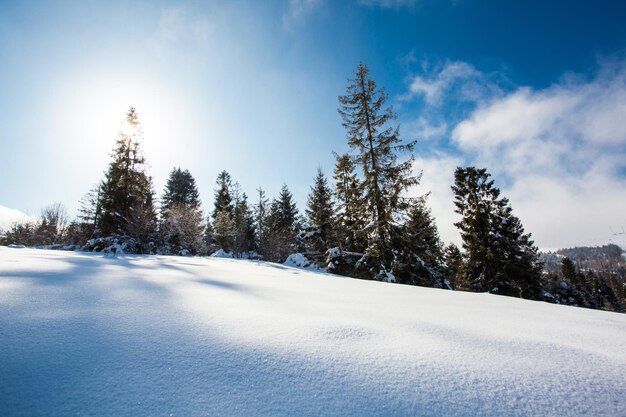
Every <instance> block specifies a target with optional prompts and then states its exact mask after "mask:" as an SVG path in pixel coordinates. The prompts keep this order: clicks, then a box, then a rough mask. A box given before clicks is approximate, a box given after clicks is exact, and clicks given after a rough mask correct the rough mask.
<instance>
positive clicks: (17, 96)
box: [0, 0, 626, 248]
mask: <svg viewBox="0 0 626 417" xmlns="http://www.w3.org/2000/svg"><path fill="white" fill-rule="evenodd" d="M511 3H513V2H503V1H498V0H494V1H472V0H450V1H447V0H432V1H429V0H422V1H419V0H416V1H411V0H378V1H377V0H362V1H356V0H355V1H330V0H326V1H324V0H281V1H247V2H245V1H228V2H223V1H213V2H201V1H189V2H185V1H180V2H165V1H145V2H141V1H133V2H119V1H102V2H98V1H66V2H58V1H41V2H31V1H23V2H22V1H20V2H12V3H10V2H1V3H0V92H1V93H0V206H2V207H4V212H5V213H6V212H9V211H10V212H12V210H8V209H14V210H19V211H21V212H23V213H26V214H30V215H36V214H37V213H38V212H39V210H40V208H41V207H43V206H45V205H47V204H50V203H53V202H63V203H64V204H65V205H66V206H67V208H68V209H69V211H70V213H71V214H74V213H75V211H76V209H77V207H78V201H79V199H80V198H81V196H82V195H83V194H85V193H86V192H87V191H88V190H89V189H90V188H91V187H92V186H93V185H94V184H96V183H97V182H98V181H99V180H100V179H101V178H102V176H103V171H104V170H105V169H106V167H107V164H108V162H109V160H110V152H111V150H112V148H113V146H114V143H115V139H116V134H117V131H118V129H119V127H120V122H121V120H122V119H123V117H124V114H125V112H126V111H127V110H128V108H129V107H131V106H134V107H136V108H137V111H138V114H139V118H140V121H141V123H142V127H143V131H144V140H143V148H144V150H145V154H146V157H147V159H148V162H149V165H150V167H149V173H150V175H151V176H152V177H153V179H154V185H155V191H156V192H157V195H160V194H161V193H162V190H163V186H164V184H165V180H166V178H167V176H168V174H169V172H170V171H171V169H172V168H173V167H175V166H180V167H181V168H183V169H189V171H190V172H191V173H192V174H193V175H194V177H195V178H196V181H197V183H198V186H199V190H200V194H201V197H202V200H203V203H204V208H205V210H209V209H210V208H211V206H212V198H213V188H214V183H215V177H216V175H217V173H218V172H219V171H221V170H222V169H226V170H228V171H229V172H230V173H231V175H232V176H233V178H234V179H235V180H237V181H238V182H239V183H240V184H241V186H242V188H243V190H244V191H246V192H247V193H248V195H249V196H250V197H251V198H252V199H253V198H254V196H255V194H256V191H255V190H256V188H258V187H259V186H262V187H263V188H265V189H266V190H267V192H268V194H269V195H270V196H274V195H276V194H277V192H278V190H279V189H280V186H281V185H282V184H283V183H286V184H287V185H288V186H289V187H290V188H291V190H292V191H293V193H294V195H295V197H296V199H297V201H298V203H299V208H300V209H301V210H302V209H304V204H305V201H306V195H307V193H308V191H309V186H310V184H311V183H312V178H313V177H314V175H315V172H316V169H317V167H318V166H319V167H321V168H322V169H323V170H324V171H325V172H326V173H327V174H331V172H332V168H333V165H334V158H333V155H332V152H333V151H336V152H340V153H341V152H344V151H345V150H346V149H347V147H346V141H345V132H344V130H343V128H342V127H341V120H340V118H339V116H338V114H337V106H338V101H337V96H338V95H340V94H343V92H344V91H345V87H346V80H347V79H348V78H349V77H351V75H352V73H353V71H354V68H355V66H356V64H357V63H358V62H359V61H363V62H365V63H367V64H368V65H369V67H370V69H371V74H372V76H373V78H374V79H375V80H376V81H377V82H378V83H379V85H381V86H384V87H385V88H386V91H387V93H388V94H389V103H390V104H392V105H393V106H394V108H395V109H396V111H397V112H398V122H399V123H400V124H401V132H402V134H403V136H404V137H405V138H407V139H411V138H415V139H418V140H419V147H418V149H417V152H416V158H417V159H416V164H415V167H416V171H418V170H423V181H422V185H421V186H420V187H419V188H418V189H415V190H411V193H412V194H415V195H417V194H423V193H424V192H427V191H430V192H431V195H430V197H429V200H428V201H429V206H430V207H431V208H432V210H433V214H434V215H435V217H436V219H437V222H438V225H439V227H440V232H441V235H442V237H443V239H444V240H445V241H448V242H450V241H454V242H458V241H459V238H458V233H457V232H456V230H455V228H454V227H453V226H452V223H453V222H454V221H455V220H456V216H455V214H454V213H453V206H452V194H451V192H450V185H451V184H452V176H453V171H454V168H455V167H456V166H457V165H467V164H474V165H478V166H484V167H486V168H487V169H488V170H489V171H490V172H491V173H492V174H493V176H494V179H495V180H496V185H498V186H500V187H501V188H502V190H503V193H504V195H505V196H507V197H509V198H510V200H511V202H512V205H513V209H514V212H515V214H517V215H518V216H519V217H520V218H521V220H522V222H523V223H524V225H525V226H526V229H527V230H528V231H529V232H531V233H532V234H533V236H534V238H535V240H536V242H537V244H538V245H539V246H540V247H544V248H555V247H562V246H574V245H586V244H602V243H608V242H610V241H618V240H619V239H623V240H626V239H624V238H623V237H624V235H619V234H618V233H619V232H621V231H623V228H624V227H626V179H625V178H626V117H625V115H626V25H625V24H624V22H626V3H624V2H620V1H562V2H556V1H552V2H546V1H524V2H515V3H516V4H511ZM546 3H549V4H546ZM1 212H2V211H0V214H1ZM0 220H1V219H0Z"/></svg>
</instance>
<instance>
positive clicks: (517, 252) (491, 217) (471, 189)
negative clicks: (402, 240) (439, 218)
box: [452, 167, 542, 299]
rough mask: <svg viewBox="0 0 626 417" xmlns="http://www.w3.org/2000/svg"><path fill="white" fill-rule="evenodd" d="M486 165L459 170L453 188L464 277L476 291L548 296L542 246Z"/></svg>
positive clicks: (526, 296)
mask: <svg viewBox="0 0 626 417" xmlns="http://www.w3.org/2000/svg"><path fill="white" fill-rule="evenodd" d="M489 177H490V174H488V173H487V171H486V170H485V169H476V168H474V167H468V168H457V170H456V172H455V183H454V186H453V187H452V190H453V191H454V194H455V205H456V212H457V213H459V214H460V215H461V217H462V219H461V221H459V222H457V223H455V225H456V226H457V227H458V228H459V230H460V232H461V237H462V239H463V249H464V251H465V253H464V259H463V266H462V280H464V281H467V283H468V284H469V287H470V289H472V290H475V291H489V292H493V293H496V294H504V295H510V296H517V297H523V298H531V299H539V298H540V297H541V295H542V287H541V283H542V280H541V263H540V262H539V259H538V254H537V248H536V247H535V246H534V245H533V242H532V241H531V240H530V235H528V234H525V233H524V229H523V227H522V225H521V222H520V221H519V219H518V218H517V217H515V216H514V215H513V214H512V209H511V207H510V206H509V202H508V200H507V199H506V198H501V197H500V190H498V189H497V188H496V187H494V185H493V181H492V180H490V179H489Z"/></svg>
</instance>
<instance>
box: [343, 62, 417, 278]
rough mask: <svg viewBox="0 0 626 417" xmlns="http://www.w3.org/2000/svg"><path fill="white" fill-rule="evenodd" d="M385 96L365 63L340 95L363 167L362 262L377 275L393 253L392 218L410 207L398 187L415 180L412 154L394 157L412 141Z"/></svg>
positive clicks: (357, 160) (385, 269)
mask: <svg viewBox="0 0 626 417" xmlns="http://www.w3.org/2000/svg"><path fill="white" fill-rule="evenodd" d="M386 100H387V97H386V95H385V93H384V91H383V90H382V89H378V88H377V87H376V83H375V82H374V80H372V79H370V77H369V70H368V68H367V66H365V65H364V64H363V63H360V64H359V65H358V66H357V69H356V71H355V78H354V79H352V80H350V84H349V85H348V87H347V93H346V95H344V96H340V97H339V101H340V103H341V107H340V108H339V114H340V115H341V117H342V119H343V126H344V127H345V128H346V131H347V138H348V144H349V146H350V148H351V149H352V151H354V152H355V155H354V157H353V158H354V162H355V163H356V164H358V165H359V166H360V167H361V169H362V172H363V178H362V181H361V182H360V188H361V191H362V194H363V202H364V212H365V220H366V226H365V230H364V231H365V232H366V245H365V246H366V249H365V256H364V258H363V260H362V262H361V263H360V265H361V266H362V267H364V268H366V269H367V270H369V271H370V273H372V274H373V275H374V276H375V277H376V278H378V279H386V278H387V277H388V271H390V269H391V264H392V262H393V257H394V253H393V247H392V233H393V228H394V222H395V221H397V219H398V217H400V216H401V213H402V212H403V211H405V210H406V209H407V208H408V204H407V201H406V200H405V199H403V198H402V197H401V193H402V192H403V191H405V190H406V189H407V188H408V187H409V186H411V185H414V184H417V183H418V181H419V178H418V177H414V176H411V170H412V165H413V158H412V157H411V158H409V159H407V160H406V161H404V162H398V155H399V154H400V153H403V152H405V151H409V152H410V151H411V150H412V148H413V144H414V143H413V142H412V143H409V144H406V145H403V144H402V143H401V141H400V138H399V129H398V127H393V126H391V125H390V123H391V122H392V121H393V120H395V117H396V116H395V113H394V112H393V109H392V108H391V107H388V108H385V107H384V106H385V102H386Z"/></svg>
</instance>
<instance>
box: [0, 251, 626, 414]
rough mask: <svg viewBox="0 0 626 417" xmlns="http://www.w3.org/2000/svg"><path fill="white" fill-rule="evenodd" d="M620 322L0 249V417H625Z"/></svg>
mask: <svg viewBox="0 0 626 417" xmlns="http://www.w3.org/2000/svg"><path fill="white" fill-rule="evenodd" d="M625 376H626V315H622V314H617V313H608V312H603V311H594V310H586V309H582V308H574V307H567V306H559V305H552V304H547V303H539V302H532V301H524V300H519V299H514V298H507V297H499V296H494V295H488V294H472V293H463V292H451V291H445V290H438V289H431V288H419V287H409V286H402V285H393V284H385V283H380V282H372V281H359V280H354V279H349V278H341V277H337V276H333V275H329V274H322V273H315V272H310V271H302V270H298V269H295V268H290V267H286V266H283V265H277V264H270V263H262V262H258V261H242V260H234V259H220V258H184V257H166V256H120V257H117V258H114V257H103V256H102V255H95V254H85V253H72V252H56V251H47V250H33V249H11V248H5V247H0V415H1V416H4V417H7V416H42V415H45V416H64V417H65V416H76V415H81V416H208V415H242V416H248V415H273V416H274V415H294V416H295V415H297V416H300V415H310V416H313V415H315V416H318V415H320V416H321V415H324V416H326V415H355V416H368V415H411V416H419V415H442V416H447V415H457V416H459V415H461V416H476V415H481V416H503V415H504V416H515V415H520V416H528V415H536V416H549V415H550V416H557V415H558V416H564V415H576V416H580V415H589V416H602V415H611V416H624V415H626V378H625Z"/></svg>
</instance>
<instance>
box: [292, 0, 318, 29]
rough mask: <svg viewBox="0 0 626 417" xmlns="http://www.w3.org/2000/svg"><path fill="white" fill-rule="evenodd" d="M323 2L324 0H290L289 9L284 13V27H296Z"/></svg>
mask: <svg viewBox="0 0 626 417" xmlns="http://www.w3.org/2000/svg"><path fill="white" fill-rule="evenodd" d="M323 4H324V0H289V4H288V6H287V10H286V11H285V12H284V13H283V18H282V23H283V28H284V29H285V30H289V31H291V30H293V29H295V28H296V27H297V26H298V25H301V24H302V23H303V22H304V21H305V20H306V18H307V17H308V16H309V15H310V14H311V13H313V12H314V11H316V10H318V9H319V8H320V7H321V6H322V5H323Z"/></svg>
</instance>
